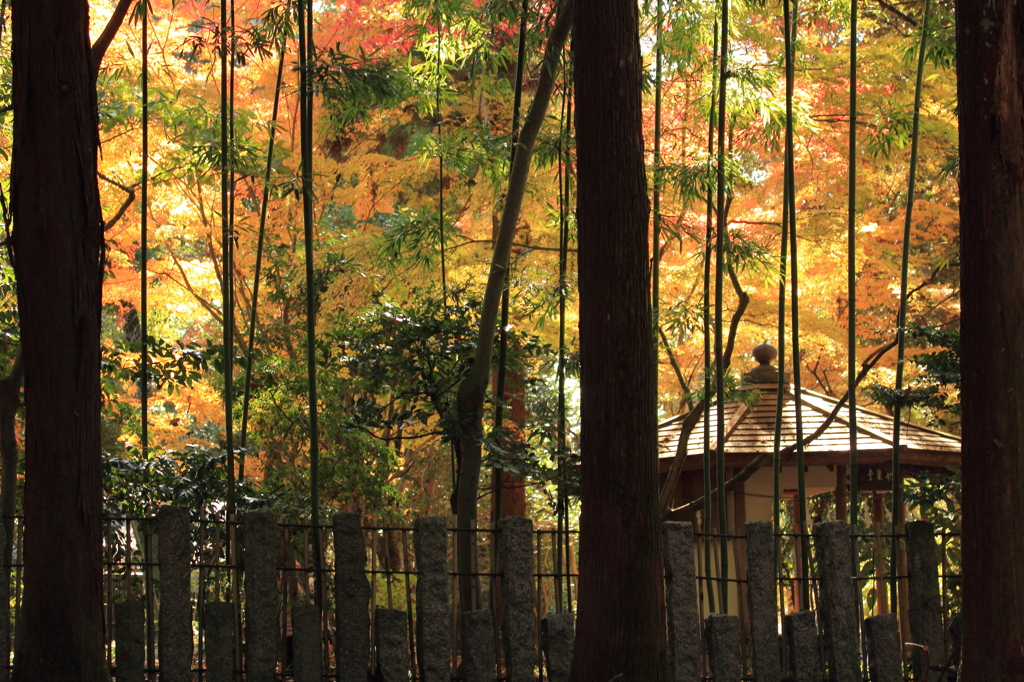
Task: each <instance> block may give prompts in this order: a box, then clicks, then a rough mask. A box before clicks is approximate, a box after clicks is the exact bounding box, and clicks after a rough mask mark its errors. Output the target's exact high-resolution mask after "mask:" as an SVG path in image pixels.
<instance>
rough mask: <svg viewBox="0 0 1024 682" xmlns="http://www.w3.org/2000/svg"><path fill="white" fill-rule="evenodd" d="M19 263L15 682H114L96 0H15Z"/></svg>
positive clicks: (16, 241)
mask: <svg viewBox="0 0 1024 682" xmlns="http://www.w3.org/2000/svg"><path fill="white" fill-rule="evenodd" d="M11 25H12V30H13V33H12V40H13V46H12V59H13V70H14V90H13V99H14V157H13V163H14V165H13V171H12V177H11V194H12V201H13V206H12V208H13V213H14V233H13V236H12V243H13V247H14V268H15V275H16V277H17V284H18V312H19V315H20V319H21V344H22V349H23V359H24V365H25V420H26V421H25V503H24V509H25V517H26V521H25V546H24V561H25V593H24V603H23V607H22V620H21V622H20V623H19V627H20V635H19V642H18V648H17V651H16V654H15V668H14V679H15V680H16V681H20V682H29V681H31V682H39V681H40V680H47V681H48V682H63V681H65V680H68V681H70V680H75V681H92V680H103V679H108V678H109V676H108V673H107V671H106V662H105V660H104V653H103V611H102V604H103V602H102V597H103V591H102V563H101V562H102V556H103V555H102V549H101V538H102V521H103V520H102V490H101V475H100V465H101V461H100V377H99V369H100V308H101V284H102V276H103V216H102V212H101V208H100V198H99V190H98V187H97V180H96V155H97V144H98V118H97V113H96V87H95V74H94V73H93V68H92V59H91V56H90V47H89V5H88V2H87V1H86V0H13V2H12V21H11Z"/></svg>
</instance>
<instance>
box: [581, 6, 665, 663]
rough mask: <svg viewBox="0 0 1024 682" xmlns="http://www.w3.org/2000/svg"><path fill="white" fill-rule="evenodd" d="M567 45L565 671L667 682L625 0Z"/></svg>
mask: <svg viewBox="0 0 1024 682" xmlns="http://www.w3.org/2000/svg"><path fill="white" fill-rule="evenodd" d="M573 51H574V53H575V72H576V146H577V158H578V174H579V181H578V185H577V187H578V207H577V216H578V221H579V268H580V274H579V286H580V357H581V360H582V367H581V372H582V373H581V377H580V391H581V396H582V399H581V404H580V408H581V417H582V431H581V439H582V440H581V455H582V463H583V472H582V476H583V491H582V504H583V509H582V517H581V528H580V532H581V536H580V593H579V619H578V621H577V630H576V646H575V651H574V655H573V664H572V680H573V682H608V680H612V679H616V680H620V679H621V680H623V681H624V682H625V681H631V680H636V681H638V682H639V681H641V680H642V681H644V682H650V681H657V680H663V679H665V674H666V669H665V666H666V654H665V614H664V594H663V593H664V583H663V569H662V563H661V545H660V536H661V532H660V524H659V521H658V509H657V501H658V491H657V456H656V448H655V428H656V419H657V413H656V408H655V386H656V383H655V373H654V364H653V357H654V353H653V348H652V344H653V335H652V334H651V305H650V298H649V290H648V283H649V281H650V279H649V271H648V265H647V259H648V254H649V250H648V243H647V229H648V213H649V206H648V200H647V182H646V174H645V168H644V146H643V132H642V128H641V103H640V96H641V67H642V63H641V58H640V45H639V39H638V17H637V4H636V3H635V2H633V1H632V0H594V2H591V3H589V4H588V5H587V6H586V9H585V11H580V12H577V14H576V27H575V33H574V37H573ZM620 676H621V677H620Z"/></svg>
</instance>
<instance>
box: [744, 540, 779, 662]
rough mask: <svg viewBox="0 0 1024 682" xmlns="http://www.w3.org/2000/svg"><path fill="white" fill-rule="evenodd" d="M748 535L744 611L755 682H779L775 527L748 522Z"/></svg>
mask: <svg viewBox="0 0 1024 682" xmlns="http://www.w3.org/2000/svg"><path fill="white" fill-rule="evenodd" d="M745 528H746V532H747V611H748V613H749V614H750V644H751V646H750V654H751V659H753V663H754V679H755V680H756V681H757V682H779V680H780V679H781V677H782V671H781V669H780V665H779V626H778V622H779V612H778V602H777V600H776V598H775V595H776V591H777V583H776V580H775V578H776V575H775V528H774V526H773V524H772V522H771V521H751V522H749V523H747V524H745Z"/></svg>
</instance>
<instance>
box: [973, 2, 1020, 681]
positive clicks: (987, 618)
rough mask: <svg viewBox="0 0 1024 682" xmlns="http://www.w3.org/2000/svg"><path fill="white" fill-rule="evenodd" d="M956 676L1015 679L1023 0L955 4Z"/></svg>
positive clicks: (1017, 655)
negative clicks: (958, 288) (959, 646)
mask: <svg viewBox="0 0 1024 682" xmlns="http://www.w3.org/2000/svg"><path fill="white" fill-rule="evenodd" d="M956 14H957V75H958V79H959V90H958V94H959V109H960V220H961V231H960V233H961V262H962V269H963V270H962V278H963V279H962V286H963V289H962V293H961V300H962V309H963V320H962V322H961V333H962V340H963V359H962V372H963V388H962V395H961V397H962V402H963V439H964V457H963V604H964V607H963V612H964V646H963V664H962V673H963V677H962V678H961V679H962V680H963V681H964V682H982V681H984V682H990V681H991V680H1004V681H1005V680H1024V616H1022V614H1024V572H1021V570H1020V566H1021V565H1024V544H1022V543H1021V542H1020V540H1019V538H1020V537H1021V536H1022V535H1024V495H1021V493H1020V487H1021V485H1022V484H1024V4H1022V3H1020V2H1018V1H1016V0H991V1H989V2H977V1H976V0H959V1H958V2H957V7H956Z"/></svg>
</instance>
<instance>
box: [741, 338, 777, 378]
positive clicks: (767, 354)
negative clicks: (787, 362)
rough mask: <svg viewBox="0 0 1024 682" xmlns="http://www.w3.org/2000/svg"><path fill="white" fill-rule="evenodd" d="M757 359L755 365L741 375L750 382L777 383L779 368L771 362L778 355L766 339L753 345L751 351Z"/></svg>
mask: <svg viewBox="0 0 1024 682" xmlns="http://www.w3.org/2000/svg"><path fill="white" fill-rule="evenodd" d="M752 355H753V356H754V359H755V360H757V362H758V365H757V367H755V368H753V369H752V370H750V371H749V372H747V373H746V375H745V376H744V377H743V379H744V380H745V381H747V382H748V383H751V384H777V383H778V382H779V370H778V369H776V368H775V367H774V366H773V365H772V364H771V362H772V360H774V359H775V358H777V357H779V351H777V350H775V346H773V345H771V344H769V343H768V342H767V341H765V342H763V343H759V344H758V345H756V346H754V351H753V353H752Z"/></svg>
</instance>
